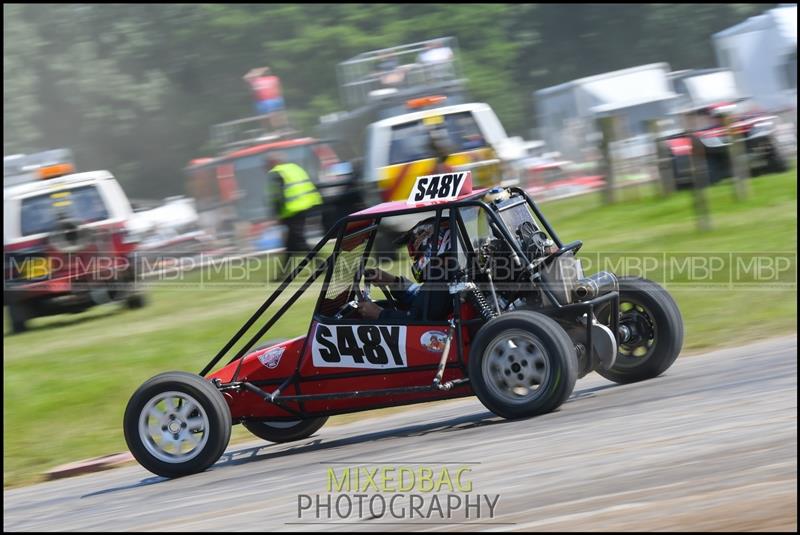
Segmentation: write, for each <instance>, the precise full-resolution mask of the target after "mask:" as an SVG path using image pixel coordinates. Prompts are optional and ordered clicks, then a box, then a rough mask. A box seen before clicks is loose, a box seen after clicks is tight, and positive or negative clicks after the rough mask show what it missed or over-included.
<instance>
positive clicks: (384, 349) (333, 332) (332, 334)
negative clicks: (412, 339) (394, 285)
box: [311, 323, 408, 369]
mask: <svg viewBox="0 0 800 535" xmlns="http://www.w3.org/2000/svg"><path fill="white" fill-rule="evenodd" d="M311 355H312V358H313V362H314V366H316V367H318V368H372V369H389V368H405V367H407V366H408V362H407V360H406V327H405V326H404V325H323V324H321V323H320V324H318V325H317V328H316V331H315V332H314V340H313V341H312V343H311Z"/></svg>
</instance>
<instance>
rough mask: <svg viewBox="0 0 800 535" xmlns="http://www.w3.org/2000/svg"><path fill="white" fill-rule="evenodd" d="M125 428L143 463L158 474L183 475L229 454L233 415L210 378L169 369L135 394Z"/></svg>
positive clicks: (134, 451)
mask: <svg viewBox="0 0 800 535" xmlns="http://www.w3.org/2000/svg"><path fill="white" fill-rule="evenodd" d="M123 428H124V430H125V442H126V443H127V444H128V448H129V449H130V451H131V453H132V454H133V456H134V457H135V458H136V460H137V461H139V463H140V464H141V465H142V466H143V467H145V468H147V469H148V470H150V471H151V472H153V473H154V474H157V475H159V476H163V477H169V478H173V477H182V476H187V475H190V474H196V473H198V472H202V471H203V470H205V469H206V468H208V467H209V466H211V465H212V464H214V463H215V462H217V460H218V459H219V458H220V456H221V455H222V454H223V453H224V452H225V448H226V447H227V446H228V441H229V440H230V437H231V413H230V409H229V408H228V404H227V403H226V402H225V399H224V398H223V396H222V393H220V391H219V390H217V388H216V387H215V386H214V385H213V384H211V383H210V382H209V381H207V380H205V379H204V378H202V377H200V376H199V375H194V374H191V373H186V372H167V373H162V374H160V375H156V376H155V377H153V378H152V379H150V380H148V381H146V382H145V383H144V384H143V385H142V386H140V387H139V389H138V390H137V391H136V392H135V393H134V394H133V396H131V399H130V401H129V402H128V406H127V408H126V409H125V416H124V420H123ZM186 446H188V449H187V447H186Z"/></svg>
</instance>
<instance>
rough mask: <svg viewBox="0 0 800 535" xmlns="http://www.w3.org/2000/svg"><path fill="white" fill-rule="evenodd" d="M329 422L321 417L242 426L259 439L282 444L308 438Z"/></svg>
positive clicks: (249, 423)
mask: <svg viewBox="0 0 800 535" xmlns="http://www.w3.org/2000/svg"><path fill="white" fill-rule="evenodd" d="M327 421H328V417H327V416H321V417H319V418H308V419H306V420H297V421H295V422H244V423H243V424H242V425H243V426H244V428H245V429H247V430H248V431H250V432H251V433H253V434H254V435H255V436H257V437H258V438H260V439H263V440H266V441H268V442H276V443H279V444H280V443H283V442H292V441H294V440H302V439H304V438H308V437H310V436H311V435H313V434H314V433H316V432H317V431H319V429H320V428H321V427H322V426H323V425H325V422H327Z"/></svg>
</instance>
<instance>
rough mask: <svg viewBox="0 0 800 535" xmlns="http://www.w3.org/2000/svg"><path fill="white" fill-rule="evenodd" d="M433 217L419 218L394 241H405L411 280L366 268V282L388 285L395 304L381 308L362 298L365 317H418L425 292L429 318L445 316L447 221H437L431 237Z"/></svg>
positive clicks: (448, 306)
mask: <svg viewBox="0 0 800 535" xmlns="http://www.w3.org/2000/svg"><path fill="white" fill-rule="evenodd" d="M435 225H436V218H435V217H431V218H428V219H425V220H423V221H420V222H419V223H417V224H416V225H414V227H412V228H411V230H409V231H408V232H406V233H405V234H403V235H402V236H401V237H400V238H399V239H398V240H397V241H395V243H396V244H397V245H406V246H407V248H408V254H409V256H410V257H411V262H412V264H411V272H412V273H413V275H414V278H415V279H416V281H417V282H416V283H412V282H411V281H409V280H408V279H406V278H405V277H398V276H395V275H392V274H391V273H387V272H386V271H383V270H381V269H375V270H366V271H365V273H364V279H365V280H366V281H368V282H372V283H376V284H382V285H390V288H391V290H390V292H391V297H392V298H393V300H394V301H395V303H396V304H397V308H394V309H392V308H383V307H381V306H379V305H377V304H375V303H373V302H372V301H361V302H359V304H358V312H359V313H360V314H361V317H362V318H364V319H373V320H375V319H377V320H403V319H405V320H420V319H422V318H423V316H424V310H425V305H426V303H425V302H426V296H427V301H428V306H429V307H430V308H429V309H428V310H429V315H428V319H430V320H434V321H441V320H446V319H447V316H448V314H449V313H450V311H451V310H452V298H451V297H450V293H449V291H448V289H447V286H446V283H447V282H448V281H449V278H450V277H449V275H450V272H451V271H452V267H453V266H452V265H450V262H449V261H448V260H449V259H451V256H450V255H449V254H448V253H449V251H450V228H449V222H448V220H446V219H442V220H441V221H440V223H439V236H438V239H435V240H434V236H433V233H434V230H435Z"/></svg>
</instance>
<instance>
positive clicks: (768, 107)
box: [712, 4, 797, 123]
mask: <svg viewBox="0 0 800 535" xmlns="http://www.w3.org/2000/svg"><path fill="white" fill-rule="evenodd" d="M712 39H713V43H714V49H715V52H716V55H717V63H718V64H719V65H720V66H721V67H722V68H725V69H728V70H730V71H732V72H733V75H734V78H735V80H736V85H737V86H738V87H739V89H740V90H741V92H742V93H743V94H744V96H747V97H750V98H752V99H753V101H754V102H755V103H756V104H757V105H758V106H760V107H761V108H763V109H764V111H768V112H772V113H782V112H789V113H792V114H793V115H794V122H795V123H796V118H797V4H794V5H784V6H781V7H777V8H775V9H770V10H769V11H766V12H765V13H763V14H761V15H757V16H755V17H750V18H749V19H747V20H745V21H744V22H741V23H739V24H737V25H735V26H732V27H730V28H728V29H727V30H723V31H721V32H718V33H715V34H714V35H713V38H712Z"/></svg>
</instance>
